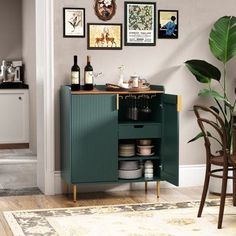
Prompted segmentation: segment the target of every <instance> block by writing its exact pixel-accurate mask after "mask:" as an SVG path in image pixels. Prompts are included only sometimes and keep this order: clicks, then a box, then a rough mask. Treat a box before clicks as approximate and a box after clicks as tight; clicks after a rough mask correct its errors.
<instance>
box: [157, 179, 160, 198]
mask: <svg viewBox="0 0 236 236" xmlns="http://www.w3.org/2000/svg"><path fill="white" fill-rule="evenodd" d="M159 197H160V181H157V198H159Z"/></svg>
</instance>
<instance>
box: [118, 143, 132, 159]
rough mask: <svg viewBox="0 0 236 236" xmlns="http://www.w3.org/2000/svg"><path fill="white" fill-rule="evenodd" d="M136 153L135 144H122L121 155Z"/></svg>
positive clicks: (126, 155) (127, 155)
mask: <svg viewBox="0 0 236 236" xmlns="http://www.w3.org/2000/svg"><path fill="white" fill-rule="evenodd" d="M134 155H135V144H120V145H119V156H121V157H131V156H134Z"/></svg>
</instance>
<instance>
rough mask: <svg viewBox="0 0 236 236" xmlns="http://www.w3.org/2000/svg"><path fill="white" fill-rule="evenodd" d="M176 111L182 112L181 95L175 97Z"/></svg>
mask: <svg viewBox="0 0 236 236" xmlns="http://www.w3.org/2000/svg"><path fill="white" fill-rule="evenodd" d="M177 111H178V112H180V111H182V96H181V95H178V96H177Z"/></svg>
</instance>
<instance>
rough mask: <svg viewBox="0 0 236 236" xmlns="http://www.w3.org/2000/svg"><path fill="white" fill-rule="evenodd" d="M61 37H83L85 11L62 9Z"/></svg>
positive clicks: (82, 9) (81, 9)
mask: <svg viewBox="0 0 236 236" xmlns="http://www.w3.org/2000/svg"><path fill="white" fill-rule="evenodd" d="M63 21H64V23H63V36H64V37H81V38H84V37H85V9H84V8H63Z"/></svg>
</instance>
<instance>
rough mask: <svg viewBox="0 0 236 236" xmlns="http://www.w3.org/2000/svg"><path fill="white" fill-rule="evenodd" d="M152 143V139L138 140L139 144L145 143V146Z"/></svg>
mask: <svg viewBox="0 0 236 236" xmlns="http://www.w3.org/2000/svg"><path fill="white" fill-rule="evenodd" d="M151 143H152V140H151V139H140V140H138V144H140V145H143V146H145V145H151Z"/></svg>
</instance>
